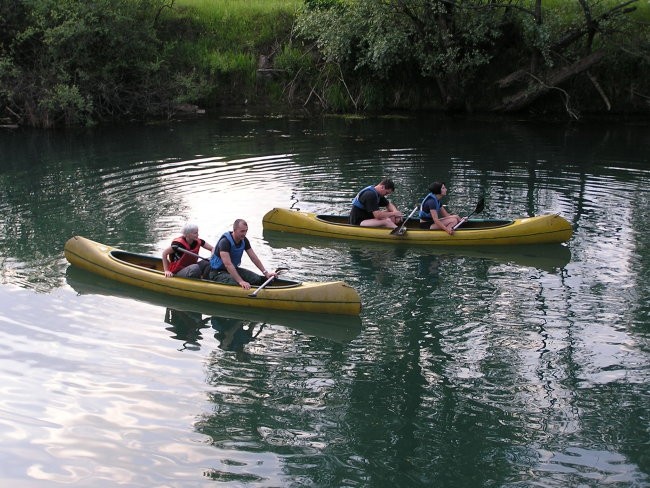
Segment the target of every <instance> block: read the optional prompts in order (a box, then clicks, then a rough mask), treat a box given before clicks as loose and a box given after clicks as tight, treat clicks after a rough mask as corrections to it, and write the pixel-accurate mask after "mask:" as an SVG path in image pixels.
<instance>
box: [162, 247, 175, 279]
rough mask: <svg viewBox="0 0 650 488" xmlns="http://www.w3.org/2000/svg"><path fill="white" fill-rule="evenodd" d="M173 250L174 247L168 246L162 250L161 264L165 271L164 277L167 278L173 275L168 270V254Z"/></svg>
mask: <svg viewBox="0 0 650 488" xmlns="http://www.w3.org/2000/svg"><path fill="white" fill-rule="evenodd" d="M173 252H174V249H173V248H172V247H171V246H169V247H168V248H167V249H165V250H164V251H163V252H162V264H163V271H164V272H165V277H166V278H169V277H171V276H174V274H173V273H172V272H171V271H169V255H170V254H172V253H173Z"/></svg>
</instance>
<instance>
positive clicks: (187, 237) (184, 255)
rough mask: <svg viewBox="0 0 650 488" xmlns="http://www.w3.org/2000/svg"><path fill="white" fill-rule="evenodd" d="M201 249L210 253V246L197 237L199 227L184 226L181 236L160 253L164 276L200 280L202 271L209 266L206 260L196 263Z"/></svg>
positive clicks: (192, 225)
mask: <svg viewBox="0 0 650 488" xmlns="http://www.w3.org/2000/svg"><path fill="white" fill-rule="evenodd" d="M201 248H204V249H207V250H208V251H212V245H210V244H208V243H207V242H205V241H204V240H203V239H201V238H200V237H199V227H198V226H197V225H196V224H185V226H184V227H183V230H182V235H181V236H180V237H177V238H176V239H174V240H173V241H172V244H171V246H169V247H168V248H167V249H165V250H164V251H163V252H162V262H163V269H164V270H165V276H166V277H168V278H169V277H171V276H178V277H181V278H201V277H202V276H203V271H205V269H206V268H207V267H208V265H209V264H210V261H209V259H207V258H202V260H201V261H200V262H198V259H199V251H200V250H201Z"/></svg>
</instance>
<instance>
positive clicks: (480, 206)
mask: <svg viewBox="0 0 650 488" xmlns="http://www.w3.org/2000/svg"><path fill="white" fill-rule="evenodd" d="M484 205H485V200H483V198H481V199H480V200H479V201H478V203H477V204H476V208H475V209H474V211H472V212H471V213H470V214H469V215H468V216H467V217H463V218H462V219H460V222H458V223H457V224H456V225H454V229H453V230H456V229H458V228H459V227H460V226H461V225H463V224H464V223H465V222H467V221H468V220H469V218H470V217H471V216H472V215H474V214H475V213H480V212H482V211H483V206H484Z"/></svg>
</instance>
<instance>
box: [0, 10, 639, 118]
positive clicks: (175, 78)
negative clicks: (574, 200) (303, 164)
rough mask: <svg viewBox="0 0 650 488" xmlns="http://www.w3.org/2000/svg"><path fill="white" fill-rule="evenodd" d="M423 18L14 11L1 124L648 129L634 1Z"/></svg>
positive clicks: (0, 58) (3, 60)
mask: <svg viewBox="0 0 650 488" xmlns="http://www.w3.org/2000/svg"><path fill="white" fill-rule="evenodd" d="M427 5H429V6H430V7H431V8H432V10H429V11H428V10H426V9H424V10H423V9H422V8H420V7H422V5H421V4H420V3H419V2H414V1H408V0H407V1H403V2H399V3H396V4H392V3H390V2H388V3H386V2H380V3H375V2H371V1H364V2H343V1H340V0H306V1H302V0H248V1H243V0H220V1H218V2H215V1H207V0H203V1H194V0H192V1H190V0H175V1H173V2H171V3H165V2H162V1H135V2H120V1H117V0H107V1H106V2H105V3H103V4H102V5H101V6H100V7H97V6H95V7H93V6H89V5H86V4H85V3H64V4H55V5H54V6H52V5H51V4H50V3H49V2H47V1H46V0H34V1H32V2H18V4H17V6H16V8H15V9H10V10H9V11H7V12H6V15H4V17H2V16H0V18H2V19H3V20H2V22H1V26H2V27H3V29H2V34H1V35H0V82H1V84H2V86H3V90H1V91H0V111H1V114H0V118H1V121H2V124H3V125H5V126H8V127H12V126H17V125H19V126H34V127H45V128H47V127H57V126H74V125H94V124H97V123H106V122H116V121H144V120H152V119H154V120H161V119H162V120H167V119H171V118H175V117H178V116H181V115H187V114H197V113H200V112H201V111H207V112H209V113H221V112H230V113H233V112H235V113H240V114H241V113H247V112H256V113H259V112H265V113H281V114H288V113H295V112H299V113H301V114H309V115H314V114H321V113H335V114H363V115H374V114H385V113H395V112H398V113H413V112H422V111H427V112H440V113H445V114H462V115H468V114H490V115H493V116H515V117H524V118H529V119H549V118H550V119H560V120H584V119H585V118H601V117H605V118H615V117H634V118H636V117H641V118H643V117H648V115H649V114H650V33H649V29H648V25H650V4H648V3H647V2H642V1H640V0H627V1H622V2H615V1H611V0H609V1H606V2H588V1H577V0H576V1H575V2H544V3H543V4H542V3H541V2H533V1H530V2H519V3H517V4H514V5H510V6H503V5H497V4H494V5H493V4H490V5H489V6H482V7H481V8H479V7H480V6H481V5H482V3H480V2H479V3H477V4H476V5H474V4H472V3H471V2H466V3H464V4H463V7H461V6H458V5H456V6H455V7H452V6H450V5H451V4H449V3H448V2H440V3H436V2H431V3H430V4H427ZM472 5H473V7H472ZM433 6H435V7H436V8H433ZM470 7H471V8H470ZM70 19H75V21H74V22H71V21H70Z"/></svg>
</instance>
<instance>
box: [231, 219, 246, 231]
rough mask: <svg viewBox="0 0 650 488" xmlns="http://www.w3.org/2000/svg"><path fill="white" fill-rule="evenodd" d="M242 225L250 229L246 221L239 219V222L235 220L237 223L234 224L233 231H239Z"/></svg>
mask: <svg viewBox="0 0 650 488" xmlns="http://www.w3.org/2000/svg"><path fill="white" fill-rule="evenodd" d="M240 225H245V226H246V227H248V224H247V223H246V221H245V220H244V219H237V220H235V223H234V224H232V230H237V228H238V227H239V226H240Z"/></svg>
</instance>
